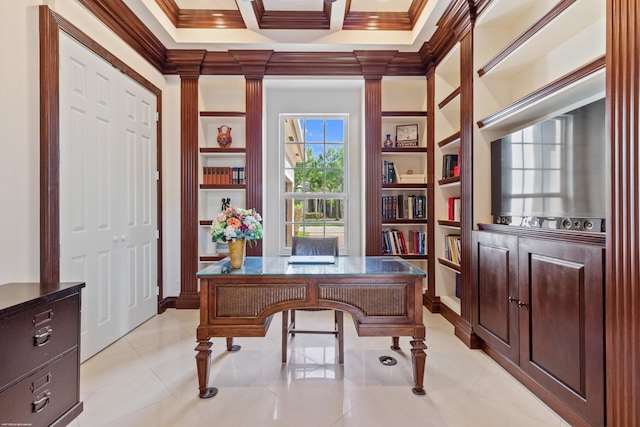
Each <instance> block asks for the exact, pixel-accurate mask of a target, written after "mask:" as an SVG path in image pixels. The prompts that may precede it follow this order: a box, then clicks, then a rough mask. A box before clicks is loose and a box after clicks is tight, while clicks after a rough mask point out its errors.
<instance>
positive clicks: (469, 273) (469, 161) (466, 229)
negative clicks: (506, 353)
mask: <svg viewBox="0 0 640 427" xmlns="http://www.w3.org/2000/svg"><path fill="white" fill-rule="evenodd" d="M473 126H474V123H473V31H471V25H468V26H467V27H466V34H465V35H464V36H463V37H462V38H461V40H460V149H461V153H460V156H461V159H460V171H461V172H460V197H461V200H463V202H462V207H461V213H460V243H461V248H460V251H461V254H460V257H461V259H462V263H461V266H460V269H461V271H460V319H459V320H458V321H457V322H456V325H455V334H456V336H457V337H458V338H460V339H461V340H462V341H463V342H464V343H465V344H466V345H467V346H469V347H470V348H478V347H479V343H478V339H477V336H476V335H475V334H474V333H473V331H472V326H471V313H472V311H471V307H472V304H473V303H474V301H473V298H472V296H473V295H472V292H471V282H472V280H471V278H472V277H473V269H472V268H471V267H472V266H471V258H472V243H471V233H472V230H473V227H474V224H473Z"/></svg>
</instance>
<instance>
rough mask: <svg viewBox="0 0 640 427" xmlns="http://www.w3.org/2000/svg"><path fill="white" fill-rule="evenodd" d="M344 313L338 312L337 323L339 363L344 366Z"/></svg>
mask: <svg viewBox="0 0 640 427" xmlns="http://www.w3.org/2000/svg"><path fill="white" fill-rule="evenodd" d="M343 314H344V313H343V312H342V311H339V310H336V323H337V324H338V363H340V364H341V365H344V316H343Z"/></svg>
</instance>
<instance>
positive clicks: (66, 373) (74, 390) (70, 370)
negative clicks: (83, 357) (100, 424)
mask: <svg viewBox="0 0 640 427" xmlns="http://www.w3.org/2000/svg"><path fill="white" fill-rule="evenodd" d="M79 366H80V359H79V355H78V350H77V349H76V350H74V351H73V352H71V353H69V354H67V355H66V356H64V357H63V358H61V359H58V360H56V361H55V362H53V363H52V364H50V365H48V366H45V367H44V368H42V369H40V370H39V371H37V372H35V373H34V374H32V375H30V376H29V377H27V378H25V379H23V380H22V381H20V382H19V383H18V384H15V385H13V386H12V387H9V388H8V389H7V390H5V391H4V392H2V393H0V414H2V415H1V417H2V423H3V424H4V425H22V426H27V425H28V426H48V425H50V424H51V423H52V422H54V421H55V420H56V419H58V418H59V417H60V416H61V415H63V414H64V413H65V412H67V411H68V410H69V409H70V408H71V407H72V406H73V405H74V404H75V403H76V402H78V399H79V396H78V372H79Z"/></svg>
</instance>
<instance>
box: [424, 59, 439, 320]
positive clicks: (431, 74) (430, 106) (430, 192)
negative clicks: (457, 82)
mask: <svg viewBox="0 0 640 427" xmlns="http://www.w3.org/2000/svg"><path fill="white" fill-rule="evenodd" d="M425 84H426V93H427V105H426V107H427V112H428V114H427V129H426V138H427V171H426V174H427V206H428V207H429V208H428V209H427V254H428V255H429V259H428V260H427V289H426V292H425V293H424V297H423V300H424V306H425V307H426V308H427V310H429V311H431V312H432V313H439V312H440V297H438V296H436V275H435V274H434V272H435V271H436V257H435V254H436V249H435V247H436V243H435V238H434V236H435V235H436V234H435V232H436V227H435V223H436V213H435V210H434V209H433V206H435V175H434V164H435V151H436V150H434V145H435V138H436V134H435V114H434V111H435V108H436V102H435V93H436V76H435V67H430V68H429V71H428V72H427V74H426V81H425Z"/></svg>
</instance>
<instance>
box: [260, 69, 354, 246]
mask: <svg viewBox="0 0 640 427" xmlns="http://www.w3.org/2000/svg"><path fill="white" fill-rule="evenodd" d="M264 86H265V96H264V99H265V132H264V135H265V136H264V138H265V142H264V153H263V158H264V159H265V162H264V164H265V166H264V168H263V173H264V181H263V182H264V184H263V194H264V198H265V200H264V201H263V206H264V212H263V216H264V230H265V239H264V242H263V252H264V255H267V256H278V255H281V254H280V253H279V244H278V243H279V242H278V240H279V239H278V236H276V235H274V234H275V232H274V231H273V230H275V224H274V223H273V222H269V219H273V218H279V210H278V208H279V207H280V206H279V204H280V200H279V198H278V194H279V193H278V189H280V185H279V183H280V180H279V179H280V176H279V174H280V169H279V167H278V165H279V163H280V162H279V161H280V158H279V152H280V151H279V145H278V144H279V141H280V136H279V130H280V127H279V123H280V122H279V115H280V114H281V113H284V114H298V113H309V114H310V113H318V114H323V113H334V114H348V115H349V141H348V143H349V149H348V153H347V155H348V159H347V161H348V165H349V171H348V174H349V175H348V176H349V181H348V188H349V192H350V195H351V197H350V198H349V205H348V212H347V215H348V217H347V221H348V223H347V227H348V230H347V236H346V237H347V239H346V241H347V251H348V254H349V255H354V256H359V255H363V254H364V244H363V239H362V231H363V227H362V223H363V221H362V218H363V216H362V213H361V207H362V206H364V204H363V194H362V188H363V183H362V176H361V175H362V170H363V159H364V156H363V154H362V153H363V152H364V148H363V147H364V140H363V139H364V131H363V126H362V120H363V117H362V116H363V112H362V108H363V107H362V105H363V99H364V95H363V93H364V80H361V79H358V80H295V79H287V80H284V79H283V80H279V79H273V80H268V79H265V81H264Z"/></svg>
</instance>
